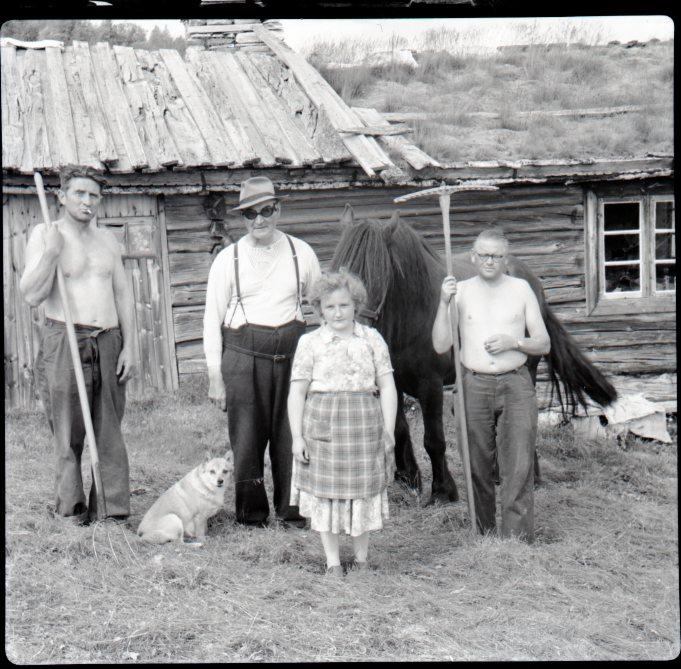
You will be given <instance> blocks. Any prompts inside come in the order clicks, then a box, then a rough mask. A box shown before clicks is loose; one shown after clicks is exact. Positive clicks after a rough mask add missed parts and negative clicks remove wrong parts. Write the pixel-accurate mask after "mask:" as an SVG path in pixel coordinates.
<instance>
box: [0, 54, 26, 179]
mask: <svg viewBox="0 0 681 669" xmlns="http://www.w3.org/2000/svg"><path fill="white" fill-rule="evenodd" d="M16 55H17V53H16V48H15V47H13V46H3V47H2V62H3V68H2V81H1V82H0V94H1V95H2V154H3V155H2V164H3V167H4V168H5V169H10V170H18V169H20V168H21V160H22V156H23V154H24V124H23V121H22V114H21V102H20V96H19V95H18V92H19V83H18V78H19V77H18V73H17V64H16Z"/></svg>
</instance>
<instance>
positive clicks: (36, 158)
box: [18, 49, 54, 174]
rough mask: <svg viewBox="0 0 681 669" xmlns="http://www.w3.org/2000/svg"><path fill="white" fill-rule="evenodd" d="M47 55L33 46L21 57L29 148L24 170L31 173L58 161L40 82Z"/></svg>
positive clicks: (20, 95) (23, 107)
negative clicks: (53, 158) (54, 156)
mask: <svg viewBox="0 0 681 669" xmlns="http://www.w3.org/2000/svg"><path fill="white" fill-rule="evenodd" d="M44 59H45V54H44V53H41V52H40V51H35V50H33V49H29V50H27V51H26V52H25V53H24V54H23V58H21V59H20V61H19V77H18V83H19V90H18V97H19V98H20V100H21V108H22V112H23V122H24V137H26V138H27V146H26V148H27V149H28V150H27V151H24V154H23V156H22V164H21V171H22V172H26V173H29V174H30V173H31V172H34V171H35V170H51V169H52V167H53V164H54V163H53V161H52V157H51V154H50V146H49V143H48V138H47V125H46V119H45V113H44V104H45V100H44V96H43V91H42V86H41V83H40V81H41V74H40V71H41V69H42V68H43V67H44V65H45V62H44Z"/></svg>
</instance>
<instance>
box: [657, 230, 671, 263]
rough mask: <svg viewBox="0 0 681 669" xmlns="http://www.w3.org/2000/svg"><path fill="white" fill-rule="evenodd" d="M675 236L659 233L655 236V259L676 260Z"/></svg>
mask: <svg viewBox="0 0 681 669" xmlns="http://www.w3.org/2000/svg"><path fill="white" fill-rule="evenodd" d="M675 251H676V249H675V248H674V234H673V233H671V232H670V233H662V232H658V233H657V234H656V235H655V259H656V260H672V259H674V258H676V252H675Z"/></svg>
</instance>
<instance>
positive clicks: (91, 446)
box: [33, 172, 106, 520]
mask: <svg viewBox="0 0 681 669" xmlns="http://www.w3.org/2000/svg"><path fill="white" fill-rule="evenodd" d="M33 179H34V181H35V186H36V189H37V192H38V200H39V201H40V209H41V210H42V214H43V221H44V223H45V225H46V227H48V228H49V227H51V226H53V225H54V223H53V222H52V220H51V219H50V212H49V209H48V208H47V198H46V197H45V186H44V185H43V178H42V175H41V174H40V172H35V173H34V174H33ZM57 288H58V290H59V298H60V299H61V305H62V310H63V312H64V322H65V324H66V335H67V339H68V341H69V349H70V351H71V361H72V362H73V371H74V373H75V375H76V386H77V387H78V398H79V399H80V410H81V412H82V414H83V423H84V424H85V434H86V436H87V444H88V450H89V452H90V461H91V463H92V478H93V480H94V485H95V493H96V495H97V518H98V519H99V520H101V519H103V518H106V499H105V497H104V486H103V485H102V476H101V472H100V468H99V453H98V452H97V442H96V441H95V430H94V427H93V425H92V415H91V414H90V403H89V402H88V398H87V391H86V389H85V377H84V376H83V367H82V365H81V362H80V353H79V352H78V340H77V339H76V331H75V329H74V327H73V317H72V316H71V307H70V305H69V300H68V294H67V292H66V285H65V283H64V275H63V274H62V271H61V267H60V266H59V263H57Z"/></svg>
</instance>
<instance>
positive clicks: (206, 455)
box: [203, 450, 213, 462]
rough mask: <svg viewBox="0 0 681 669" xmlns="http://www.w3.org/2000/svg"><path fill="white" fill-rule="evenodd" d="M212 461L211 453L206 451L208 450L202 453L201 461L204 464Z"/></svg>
mask: <svg viewBox="0 0 681 669" xmlns="http://www.w3.org/2000/svg"><path fill="white" fill-rule="evenodd" d="M212 459H213V455H212V453H211V452H210V451H208V450H206V451H204V453H203V461H204V462H208V461H209V460H212Z"/></svg>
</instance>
